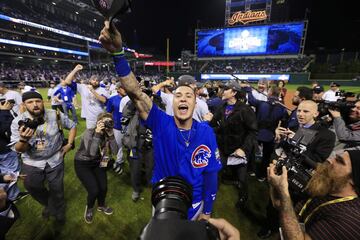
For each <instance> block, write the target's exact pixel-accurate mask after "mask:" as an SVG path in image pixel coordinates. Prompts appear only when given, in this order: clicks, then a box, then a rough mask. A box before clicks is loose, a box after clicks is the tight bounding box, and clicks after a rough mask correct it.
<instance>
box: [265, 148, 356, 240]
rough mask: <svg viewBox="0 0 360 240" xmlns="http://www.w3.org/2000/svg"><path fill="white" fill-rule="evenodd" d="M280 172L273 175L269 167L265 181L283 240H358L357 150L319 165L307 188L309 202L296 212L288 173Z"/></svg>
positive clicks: (302, 204) (284, 170) (339, 154)
mask: <svg viewBox="0 0 360 240" xmlns="http://www.w3.org/2000/svg"><path fill="white" fill-rule="evenodd" d="M282 170H283V173H282V175H276V174H275V165H274V164H270V167H269V168H268V180H269V183H270V188H271V190H270V193H271V199H272V201H273V204H274V206H275V207H276V208H278V209H279V211H280V215H279V216H280V222H281V232H282V235H283V239H349V240H358V239H360V217H359V216H360V200H359V198H358V196H359V194H360V151H359V150H346V149H345V150H341V151H337V152H335V154H334V155H333V156H331V157H330V158H329V159H328V160H327V161H326V162H325V163H322V164H319V165H318V168H317V169H316V171H315V173H314V175H313V176H312V178H311V180H310V181H309V183H308V186H307V192H308V193H309V195H310V197H311V198H310V199H308V200H307V201H306V202H304V203H300V204H299V205H298V206H297V207H296V208H295V210H294V208H293V207H292V203H291V199H290V195H289V190H288V179H287V170H286V168H285V167H283V169H282ZM295 212H296V213H295ZM301 223H304V224H301ZM303 227H305V229H304V228H303Z"/></svg>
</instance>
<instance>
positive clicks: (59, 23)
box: [0, 1, 97, 39]
mask: <svg viewBox="0 0 360 240" xmlns="http://www.w3.org/2000/svg"><path fill="white" fill-rule="evenodd" d="M12 4H14V5H16V7H11V5H12ZM0 12H1V13H2V14H5V15H8V16H10V17H14V18H18V19H22V20H26V21H30V22H34V23H38V24H42V25H45V26H48V27H53V28H57V29H60V30H63V31H67V32H72V33H76V34H80V35H83V36H87V37H91V38H95V39H96V38H97V36H96V35H95V34H93V33H94V31H93V29H92V31H90V30H89V29H86V28H85V29H84V27H85V26H80V25H78V24H76V23H75V22H71V21H70V20H68V19H65V18H62V19H59V17H57V16H56V15H55V14H51V13H46V12H44V11H39V10H38V9H36V8H33V7H32V6H31V5H28V4H26V3H22V2H21V1H16V3H15V2H13V3H12V2H11V1H8V2H7V3H0ZM64 21H68V24H66V23H64Z"/></svg>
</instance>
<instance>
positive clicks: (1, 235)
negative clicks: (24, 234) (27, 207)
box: [0, 203, 20, 240]
mask: <svg viewBox="0 0 360 240" xmlns="http://www.w3.org/2000/svg"><path fill="white" fill-rule="evenodd" d="M8 208H11V210H12V212H13V213H14V217H13V218H10V217H8V216H1V215H0V239H1V240H3V239H5V235H6V233H7V232H8V231H9V230H10V228H11V226H12V225H13V224H14V223H15V222H16V220H17V219H18V218H19V217H20V214H19V211H18V209H17V208H16V206H15V205H14V204H12V203H7V205H6V209H8ZM0 212H1V210H0Z"/></svg>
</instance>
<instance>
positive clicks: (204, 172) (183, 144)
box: [99, 21, 221, 219]
mask: <svg viewBox="0 0 360 240" xmlns="http://www.w3.org/2000/svg"><path fill="white" fill-rule="evenodd" d="M99 40H100V42H101V43H102V45H103V46H104V48H105V49H107V50H108V51H109V52H111V53H112V54H113V56H114V62H115V68H116V72H117V74H118V75H119V77H120V81H121V84H122V85H123V87H124V89H125V91H126V92H127V94H128V95H129V97H130V98H131V100H132V101H133V102H134V103H135V106H136V108H137V110H138V112H139V116H140V118H141V119H142V120H144V122H145V125H146V126H148V127H149V128H150V129H151V130H152V132H153V135H154V137H153V140H154V142H153V145H154V171H153V178H152V183H156V182H158V181H160V179H162V178H164V177H166V176H182V177H183V178H184V179H185V180H186V181H188V182H189V183H190V184H191V185H192V187H193V203H192V206H193V207H190V209H189V213H188V217H189V219H198V218H206V219H208V218H209V217H210V214H211V211H212V207H213V203H214V201H215V197H216V193H217V173H218V171H219V170H220V169H221V162H220V159H219V154H218V149H217V144H216V138H215V134H214V132H213V130H212V129H211V127H210V126H208V125H207V124H205V123H200V122H198V121H193V118H192V116H193V112H194V108H195V104H196V96H195V92H194V89H193V88H192V87H190V86H189V85H181V86H178V87H177V89H176V90H175V92H174V96H173V102H172V106H173V112H174V116H169V115H167V114H166V113H165V112H163V111H162V110H160V109H159V108H158V107H157V106H156V105H155V104H153V102H152V101H151V99H150V97H149V96H148V95H147V94H146V93H144V92H142V91H141V89H140V86H139V84H138V82H137V80H136V78H135V76H134V74H133V73H132V72H131V69H130V67H129V64H128V63H127V61H126V59H125V57H124V50H123V49H122V41H121V35H120V33H119V32H118V31H117V30H116V28H115V27H114V26H113V25H112V26H111V27H110V23H109V22H108V21H105V27H104V28H103V30H102V31H101V35H100V37H99ZM183 80H184V81H185V80H187V79H183ZM185 82H186V81H185ZM200 101H201V100H200ZM194 176H196V177H194Z"/></svg>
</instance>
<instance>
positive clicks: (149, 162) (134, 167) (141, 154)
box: [129, 147, 154, 193]
mask: <svg viewBox="0 0 360 240" xmlns="http://www.w3.org/2000/svg"><path fill="white" fill-rule="evenodd" d="M143 163H144V164H145V174H146V181H147V184H148V185H150V182H151V177H152V169H153V165H154V161H153V149H152V148H150V149H147V148H144V147H143V148H141V150H140V151H138V150H137V148H134V149H132V154H131V156H130V157H129V164H130V174H131V186H132V188H133V190H134V192H138V193H139V192H141V168H142V164H143Z"/></svg>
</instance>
